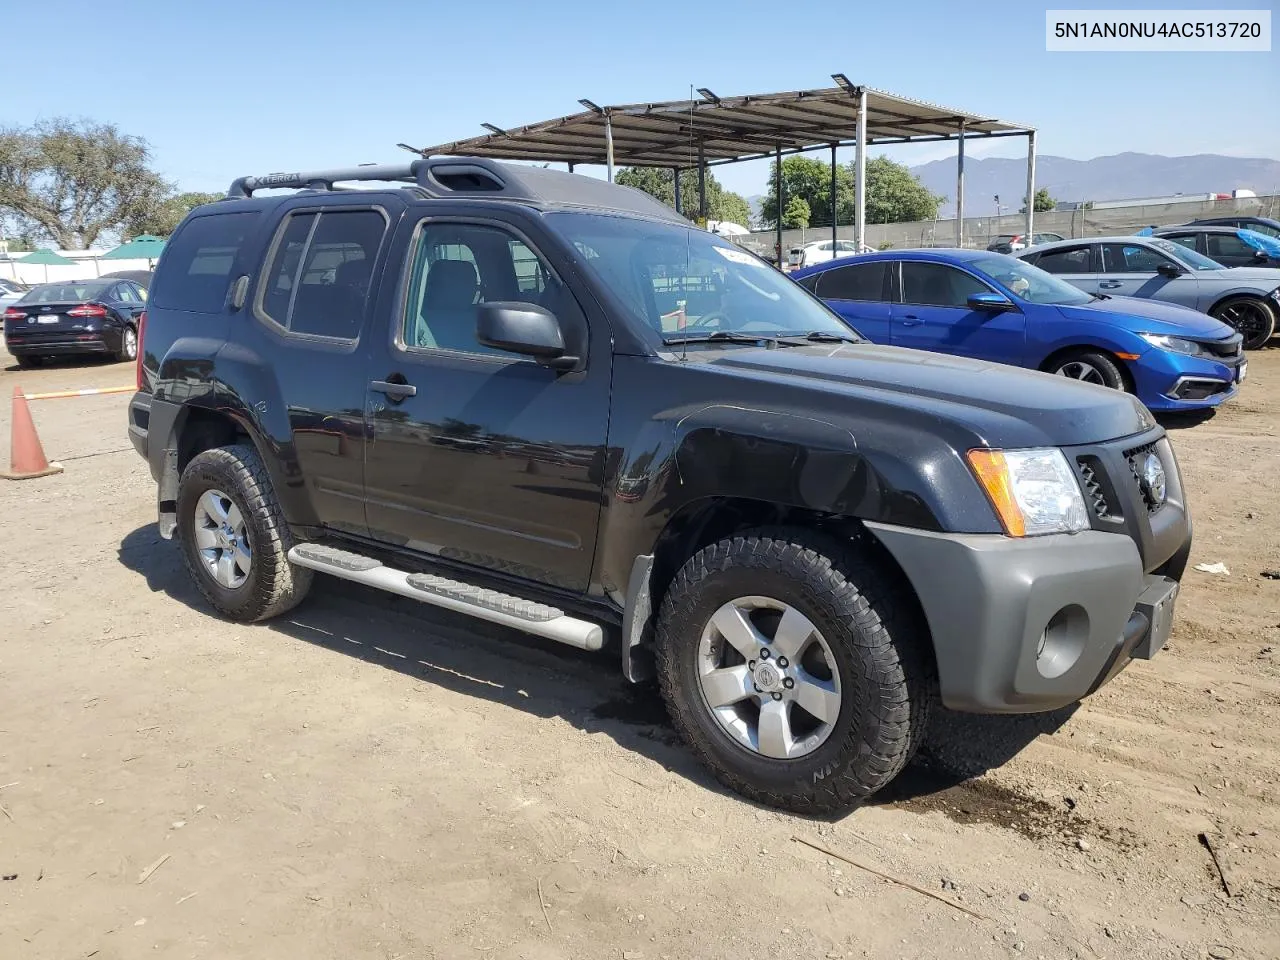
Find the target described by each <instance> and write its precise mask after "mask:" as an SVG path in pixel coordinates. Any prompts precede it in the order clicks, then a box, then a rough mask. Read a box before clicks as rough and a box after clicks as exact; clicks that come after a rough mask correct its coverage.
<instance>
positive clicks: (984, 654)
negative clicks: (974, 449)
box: [866, 522, 1177, 713]
mask: <svg viewBox="0 0 1280 960" xmlns="http://www.w3.org/2000/svg"><path fill="white" fill-rule="evenodd" d="M866 526H867V528H868V529H869V530H871V532H872V533H873V534H874V535H875V536H876V537H877V538H878V539H879V540H880V542H881V543H883V544H884V546H885V548H886V549H888V551H889V552H890V553H891V554H892V555H893V557H894V559H895V560H897V561H898V564H899V565H900V566H901V567H902V569H903V571H904V572H905V573H906V575H907V577H908V579H909V580H910V581H911V584H912V586H913V587H914V588H915V592H916V595H917V596H918V597H919V599H920V604H921V606H922V607H923V609H924V614H925V618H926V619H927V620H928V623H929V629H930V632H931V633H932V636H933V646H934V651H935V654H936V657H937V663H938V680H939V685H940V690H941V696H942V702H943V703H944V704H945V705H946V706H947V707H950V708H951V709H953V710H965V711H969V712H973V713H1034V712H1037V711H1044V710H1053V709H1056V708H1058V707H1062V706H1066V705H1067V704H1070V703H1074V702H1076V701H1077V700H1080V699H1081V698H1083V697H1086V696H1088V695H1089V694H1090V693H1092V692H1093V691H1094V690H1096V689H1097V688H1098V687H1100V686H1101V685H1102V684H1103V683H1106V682H1107V681H1108V680H1110V679H1111V677H1113V676H1115V674H1116V673H1118V672H1119V671H1120V670H1121V669H1123V668H1124V666H1125V665H1126V664H1127V663H1128V662H1129V660H1130V659H1131V658H1133V657H1135V656H1138V657H1143V656H1145V657H1150V656H1152V655H1153V654H1155V653H1156V652H1157V651H1158V648H1159V646H1162V645H1163V638H1164V636H1165V635H1167V623H1166V621H1167V617H1168V613H1169V612H1170V611H1169V607H1170V605H1171V604H1172V600H1173V597H1174V596H1176V591H1177V584H1176V583H1174V581H1172V580H1169V579H1168V578H1166V577H1161V576H1154V575H1148V574H1145V573H1144V572H1143V569H1142V560H1141V558H1140V556H1139V554H1138V550H1137V547H1136V546H1135V545H1134V543H1133V541H1132V540H1131V539H1130V538H1129V537H1127V536H1124V535H1123V534H1118V533H1104V532H1102V531H1097V530H1086V531H1084V532H1082V533H1076V534H1060V535H1053V536H1046V537H1029V538H1027V539H1013V538H1010V537H1004V536H999V535H991V534H947V533H930V532H928V531H923V530H914V529H908V528H905V527H895V526H888V525H886V524H880V523H870V522H868V523H867V524H866ZM1158 600H1159V601H1163V602H1162V604H1161V606H1160V609H1159V615H1154V614H1153V609H1154V607H1153V604H1154V603H1155V602H1156V601H1158ZM1055 617H1057V620H1056V621H1055ZM1153 620H1154V621H1157V622H1156V623H1155V624H1153ZM1051 622H1054V623H1055V629H1054V632H1053V633H1052V634H1051V636H1052V637H1053V640H1052V642H1051V643H1050V644H1049V645H1048V646H1047V648H1046V650H1047V651H1048V656H1039V655H1038V654H1037V649H1038V647H1039V645H1040V641H1041V638H1042V637H1043V636H1044V635H1045V628H1046V627H1047V626H1049V625H1050V623H1051ZM1153 626H1154V627H1155V629H1154V630H1153ZM1055 651H1056V655H1055Z"/></svg>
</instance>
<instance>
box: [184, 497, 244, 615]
mask: <svg viewBox="0 0 1280 960" xmlns="http://www.w3.org/2000/svg"><path fill="white" fill-rule="evenodd" d="M193 527H194V529H195V538H196V550H197V551H198V552H199V554H200V559H201V560H202V561H203V562H204V566H205V570H206V571H207V572H208V574H209V576H211V577H213V579H214V581H215V582H216V583H217V584H218V585H219V586H221V587H226V588H227V589H228V590H235V589H237V588H239V587H242V586H244V583H245V581H246V580H248V579H249V571H250V569H251V568H252V565H253V549H252V547H251V545H250V543H249V531H248V528H247V525H246V524H245V520H244V516H243V515H242V514H241V512H240V508H239V507H237V506H236V505H235V502H234V501H232V499H231V498H230V497H228V496H227V495H226V494H225V493H223V492H222V491H221V490H206V491H205V492H204V493H203V494H202V495H201V496H200V499H199V500H197V501H196V506H195V523H194V524H193Z"/></svg>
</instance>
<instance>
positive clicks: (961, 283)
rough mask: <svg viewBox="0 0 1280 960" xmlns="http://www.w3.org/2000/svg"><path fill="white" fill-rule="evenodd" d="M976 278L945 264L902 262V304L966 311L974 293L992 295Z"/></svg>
mask: <svg viewBox="0 0 1280 960" xmlns="http://www.w3.org/2000/svg"><path fill="white" fill-rule="evenodd" d="M992 292H994V291H992V289H991V288H990V287H988V286H987V285H986V284H985V283H983V282H982V281H981V280H979V279H978V278H977V277H974V276H971V275H970V274H967V273H965V272H964V271H963V270H957V269H956V268H955V267H949V266H947V265H946V264H944V263H926V262H923V261H919V260H904V261H903V263H902V302H903V303H911V304H919V305H921V306H930V307H965V308H967V307H968V306H969V298H970V297H971V296H973V295H974V294H976V293H992Z"/></svg>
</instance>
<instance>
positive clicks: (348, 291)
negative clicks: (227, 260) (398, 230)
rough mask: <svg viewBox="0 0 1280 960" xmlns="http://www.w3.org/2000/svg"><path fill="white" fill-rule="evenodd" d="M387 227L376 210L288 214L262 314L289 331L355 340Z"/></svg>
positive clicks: (265, 290) (266, 285) (267, 275)
mask: <svg viewBox="0 0 1280 960" xmlns="http://www.w3.org/2000/svg"><path fill="white" fill-rule="evenodd" d="M386 229H387V221H386V218H385V217H383V215H382V214H381V213H380V212H379V211H377V210H326V211H323V212H320V213H295V214H291V215H289V216H288V217H287V218H286V219H285V221H284V224H283V226H282V227H281V229H280V232H279V233H278V234H277V238H278V239H277V241H276V243H275V244H274V246H273V248H272V253H271V260H270V262H269V263H268V265H267V269H266V271H265V273H264V280H263V284H264V285H263V287H262V288H261V293H260V295H259V301H258V314H259V316H261V317H262V318H263V319H266V320H269V321H271V322H272V323H274V324H275V325H276V326H278V327H282V328H284V329H285V330H288V331H289V332H290V333H297V334H303V335H306V336H313V337H327V338H329V339H334V340H355V339H356V338H357V337H358V336H359V335H360V327H361V325H362V324H363V322H364V315H365V307H366V306H367V304H368V300H369V289H370V286H371V284H372V280H373V265H374V261H375V260H376V259H377V256H378V247H379V246H380V245H381V244H382V237H383V234H384V233H386Z"/></svg>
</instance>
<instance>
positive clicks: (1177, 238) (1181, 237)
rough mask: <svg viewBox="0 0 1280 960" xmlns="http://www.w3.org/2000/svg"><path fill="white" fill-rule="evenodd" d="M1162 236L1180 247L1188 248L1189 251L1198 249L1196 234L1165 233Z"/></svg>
mask: <svg viewBox="0 0 1280 960" xmlns="http://www.w3.org/2000/svg"><path fill="white" fill-rule="evenodd" d="M1161 236H1162V237H1164V238H1165V239H1166V240H1170V241H1172V242H1173V243H1176V244H1178V245H1179V246H1183V247H1186V248H1187V249H1188V250H1194V249H1195V248H1196V235H1195V234H1194V233H1163V234H1161Z"/></svg>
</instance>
